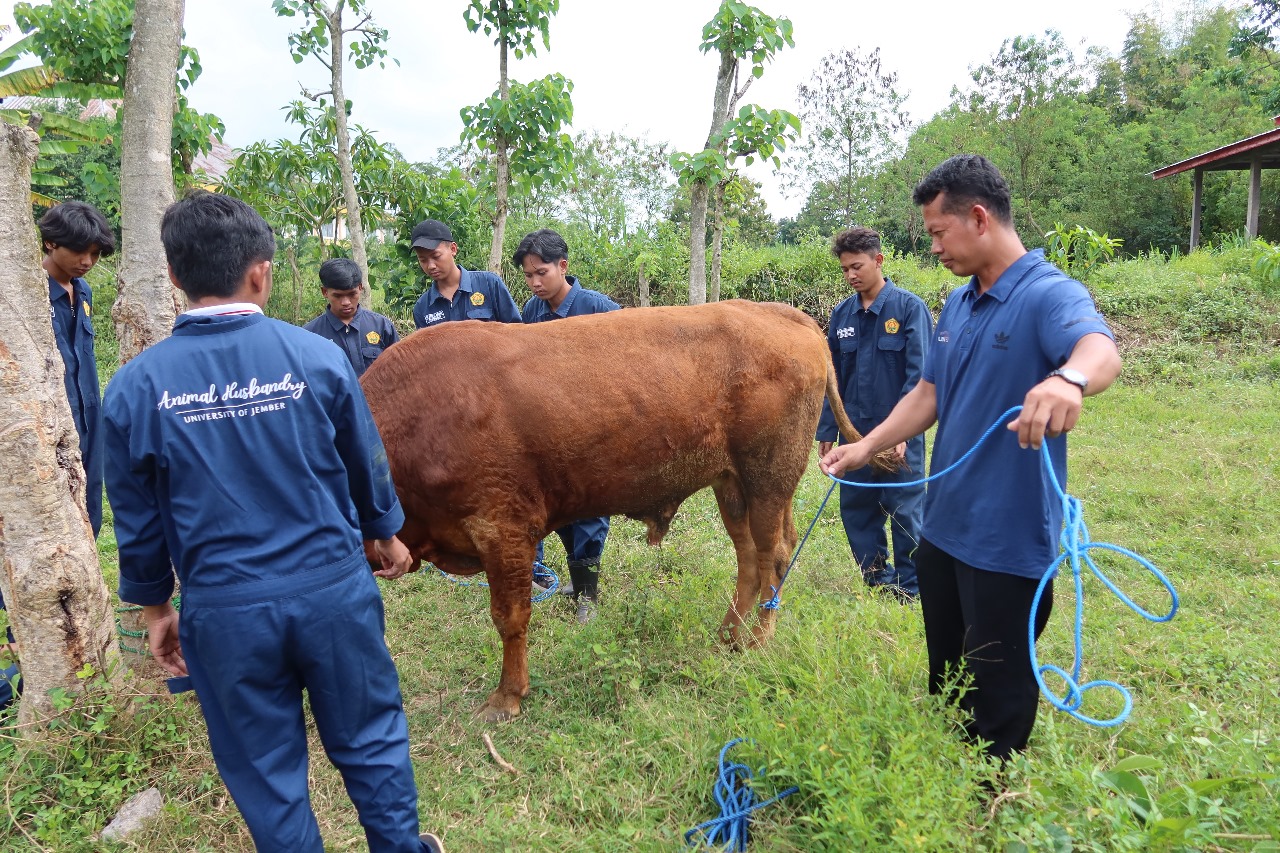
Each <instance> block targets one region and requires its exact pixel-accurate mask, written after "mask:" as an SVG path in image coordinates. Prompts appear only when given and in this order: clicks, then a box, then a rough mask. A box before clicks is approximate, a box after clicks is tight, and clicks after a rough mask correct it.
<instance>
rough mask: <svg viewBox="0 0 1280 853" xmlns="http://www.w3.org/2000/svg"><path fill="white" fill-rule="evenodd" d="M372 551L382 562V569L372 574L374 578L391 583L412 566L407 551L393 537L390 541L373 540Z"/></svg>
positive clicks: (402, 544)
mask: <svg viewBox="0 0 1280 853" xmlns="http://www.w3.org/2000/svg"><path fill="white" fill-rule="evenodd" d="M373 550H374V551H376V552H377V554H378V559H379V560H381V561H382V568H380V569H378V570H377V571H375V572H374V573H373V574H374V575H375V576H376V577H380V578H386V579H387V580H389V581H393V580H395V579H396V578H398V577H400V576H401V575H403V574H404V573H405V572H407V571H409V567H410V566H412V565H413V557H412V556H410V554H409V549H408V548H406V547H405V546H404V543H403V542H401V541H400V540H399V539H398V538H397V537H395V536H392V537H391V538H390V539H375V540H373Z"/></svg>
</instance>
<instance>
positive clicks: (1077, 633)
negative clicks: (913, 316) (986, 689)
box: [828, 406, 1178, 728]
mask: <svg viewBox="0 0 1280 853" xmlns="http://www.w3.org/2000/svg"><path fill="white" fill-rule="evenodd" d="M1020 411H1022V407H1021V406H1014V407H1012V408H1010V409H1009V410H1008V411H1006V412H1005V413H1004V414H1002V415H1001V416H1000V417H998V418H996V420H995V422H994V423H993V424H991V426H990V427H988V428H987V431H986V432H984V433H983V434H982V437H981V438H979V439H978V440H977V441H976V442H975V443H974V445H973V447H971V448H969V450H968V451H966V452H965V454H964V455H963V456H961V457H960V458H959V459H957V460H956V461H955V462H954V463H952V464H951V465H950V466H948V467H947V468H945V469H944V470H942V471H939V472H938V473H936V474H933V475H931V476H929V477H925V478H924V479H923V480H915V481H913V482H910V483H863V482H854V481H851V480H841V479H840V478H838V477H831V479H832V480H835V481H836V482H837V483H841V484H843V485H846V486H864V487H865V486H874V487H878V488H882V489H884V488H897V489H900V488H905V487H907V486H919V485H923V484H924V483H928V482H930V481H933V480H936V479H938V478H939V477H942V476H945V475H947V474H950V473H951V472H952V471H954V470H955V469H956V468H958V467H960V465H961V464H962V463H964V462H965V461H966V460H967V459H968V458H969V457H970V456H972V455H973V454H974V452H975V451H977V449H978V447H980V446H981V445H982V443H983V442H984V441H986V440H987V439H988V438H989V437H990V436H991V435H992V433H994V432H995V431H996V429H997V428H999V427H1000V425H1001V424H1003V423H1004V422H1005V421H1006V420H1008V419H1009V418H1010V417H1012V416H1013V415H1015V414H1017V413H1018V412H1020ZM1040 451H1041V458H1042V459H1043V460H1044V467H1045V469H1046V470H1047V471H1048V472H1049V481H1050V482H1051V483H1053V490H1054V492H1055V493H1056V494H1057V496H1058V499H1059V500H1060V501H1061V502H1062V516H1063V522H1064V523H1063V527H1062V533H1061V534H1060V535H1059V537H1058V543H1059V544H1060V545H1061V546H1062V553H1061V554H1059V555H1058V558H1057V559H1056V560H1054V561H1053V563H1052V564H1050V566H1049V569H1048V571H1046V572H1045V573H1044V576H1043V577H1042V578H1040V585H1039V586H1038V587H1036V594H1035V597H1034V598H1033V599H1032V601H1031V614H1030V616H1029V618H1028V619H1027V646H1028V648H1029V649H1030V656H1031V670H1032V672H1033V673H1034V674H1035V677H1036V684H1038V685H1039V686H1040V693H1041V694H1042V695H1043V696H1044V698H1045V699H1046V700H1048V702H1049V704H1050V705H1052V706H1053V707H1054V708H1057V709H1058V710H1059V711H1064V712H1065V713H1067V714H1069V715H1070V716H1072V717H1075V718H1076V719H1077V720H1079V721H1080V722H1082V723H1088V724H1089V725H1091V726H1098V727H1100V728H1111V727H1113V726H1118V725H1120V724H1121V723H1123V722H1124V721H1125V720H1127V719H1128V718H1129V712H1130V711H1132V710H1133V696H1132V694H1130V693H1129V691H1128V689H1126V688H1125V687H1124V686H1123V685H1121V684H1119V683H1117V682H1115V681H1090V682H1087V683H1085V684H1081V683H1080V672H1081V669H1082V667H1083V661H1084V639H1083V636H1084V580H1083V572H1082V571H1081V569H1080V563H1081V562H1082V561H1083V562H1084V564H1085V565H1086V566H1088V567H1089V571H1091V572H1093V574H1094V575H1096V576H1097V578H1098V579H1099V580H1100V581H1102V583H1103V584H1104V585H1105V586H1106V587H1107V589H1109V590H1111V592H1112V593H1113V594H1114V595H1115V596H1116V598H1118V599H1120V600H1121V601H1122V602H1124V604H1125V605H1127V606H1128V607H1129V609H1130V610H1132V611H1133V612H1134V613H1137V614H1138V615H1139V616H1141V617H1142V618H1144V619H1146V620H1148V621H1150V622H1168V621H1169V620H1171V619H1173V617H1174V615H1175V614H1176V613H1177V612H1178V593H1177V590H1175V589H1174V588H1173V584H1172V583H1170V581H1169V579H1168V578H1167V577H1165V575H1164V573H1163V572H1161V571H1160V570H1159V569H1157V568H1156V567H1155V566H1154V565H1153V564H1152V563H1151V562H1150V561H1149V560H1147V559H1145V558H1144V557H1142V556H1140V555H1138V554H1135V553H1134V552H1133V551H1130V550H1128V549H1127V548H1121V547H1120V546H1119V545H1112V544H1110V543H1107V542H1094V541H1092V540H1091V539H1090V538H1089V529H1088V528H1087V527H1086V526H1085V523H1084V507H1083V505H1082V504H1081V503H1080V499H1079V498H1076V497H1073V496H1071V495H1069V494H1067V493H1066V491H1064V490H1063V488H1062V485H1061V484H1060V483H1059V482H1058V475H1057V474H1056V473H1055V472H1054V470H1053V460H1052V458H1051V457H1050V456H1049V443H1048V442H1047V441H1046V442H1043V443H1042V444H1041V445H1040ZM828 476H830V475H828ZM1094 548H1097V549H1101V550H1104V551H1114V552H1116V553H1117V554H1122V555H1124V556H1126V557H1129V558H1130V559H1132V560H1134V561H1135V562H1137V563H1138V565H1140V566H1142V567H1143V568H1144V569H1146V570H1147V571H1149V572H1150V573H1151V574H1152V575H1154V576H1155V578H1156V580H1158V581H1160V583H1161V584H1162V585H1163V586H1164V588H1165V589H1166V590H1168V592H1169V599H1170V607H1169V612H1168V613H1166V614H1165V615H1163V616H1156V615H1155V614H1153V613H1149V612H1148V611H1146V610H1144V609H1143V608H1142V607H1140V606H1139V605H1138V604H1136V603H1134V601H1133V599H1131V598H1129V596H1127V595H1125V594H1124V593H1123V592H1121V591H1120V588H1119V587H1117V586H1116V585H1115V584H1114V583H1112V581H1111V579H1110V578H1108V577H1107V576H1106V575H1105V574H1103V572H1102V570H1101V569H1099V568H1098V565H1097V564H1096V563H1095V562H1094V561H1093V558H1092V557H1090V556H1089V551H1090V550H1091V549H1094ZM1066 560H1070V564H1071V576H1072V581H1073V584H1074V586H1075V594H1076V614H1075V626H1074V630H1073V632H1072V633H1073V641H1074V651H1075V654H1074V659H1073V660H1072V663H1071V672H1070V673H1068V672H1067V671H1066V670H1064V669H1062V668H1061V667H1058V666H1054V665H1053V664H1041V663H1040V660H1039V657H1038V656H1037V655H1036V613H1037V612H1038V611H1039V609H1040V598H1041V596H1042V595H1043V594H1044V591H1045V588H1046V587H1048V585H1049V582H1050V581H1051V580H1053V578H1054V577H1055V576H1056V575H1057V574H1058V569H1059V567H1061V565H1062V563H1063V562H1064V561H1066ZM1047 672H1049V673H1053V674H1054V675H1056V676H1058V677H1059V678H1061V679H1062V681H1063V683H1064V684H1065V685H1066V693H1065V694H1064V695H1063V696H1062V697H1061V698H1060V697H1058V696H1057V695H1056V694H1054V692H1053V691H1052V690H1050V689H1049V687H1048V685H1046V684H1045V682H1044V674H1045V673H1047ZM1098 687H1107V688H1110V689H1112V690H1115V691H1116V692H1118V693H1119V694H1120V695H1121V696H1122V697H1123V698H1124V708H1123V709H1122V710H1121V711H1120V713H1119V714H1117V715H1116V716H1114V717H1112V718H1110V719H1106V720H1099V719H1095V718H1093V717H1088V716H1085V715H1084V714H1082V713H1080V706H1081V705H1082V704H1084V694H1085V693H1088V692H1089V691H1090V690H1093V689H1094V688H1098Z"/></svg>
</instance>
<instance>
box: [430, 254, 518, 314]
mask: <svg viewBox="0 0 1280 853" xmlns="http://www.w3.org/2000/svg"><path fill="white" fill-rule="evenodd" d="M458 270H459V271H460V272H461V273H462V278H461V279H460V280H459V281H458V289H457V291H456V292H455V293H454V294H453V298H452V299H445V298H444V297H443V296H441V295H440V291H439V290H437V289H436V285H435V282H432V283H431V286H430V287H428V288H427V292H426V293H424V294H422V295H421V296H419V297H418V301H417V302H416V303H414V306H413V325H414V327H415V328H419V329H425V328H427V327H428V326H434V325H436V324H437V323H447V322H449V321H450V320H497V321H498V322H501V323H519V322H520V309H519V308H517V307H516V301H515V300H514V299H512V298H511V291H509V290H507V284H506V282H504V281H503V280H502V279H501V278H499V277H498V276H496V275H494V274H493V273H491V272H482V271H477V270H469V269H467V268H466V267H463V266H461V265H459V267H458Z"/></svg>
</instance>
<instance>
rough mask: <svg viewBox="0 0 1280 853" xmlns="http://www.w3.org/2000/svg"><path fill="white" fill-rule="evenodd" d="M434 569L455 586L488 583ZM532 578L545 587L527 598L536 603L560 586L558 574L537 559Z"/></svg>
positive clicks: (552, 593)
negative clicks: (466, 579) (467, 579)
mask: <svg viewBox="0 0 1280 853" xmlns="http://www.w3.org/2000/svg"><path fill="white" fill-rule="evenodd" d="M436 571H437V572H439V573H440V575H441V577H443V578H444V579H445V580H447V581H449V582H450V583H452V584H454V585H455V586H484V587H487V586H488V585H489V584H487V583H486V582H484V581H464V580H462V579H461V578H458V577H455V576H454V575H451V574H449V573H448V572H446V571H445V570H444V569H442V568H440V567H439V566H437V567H436ZM533 579H534V580H535V581H539V585H540V586H545V587H546V589H544V590H543V591H542V592H540V593H538V594H537V595H534V596H531V597H530V598H529V600H530V601H532V602H533V603H534V604H537V603H538V602H539V601H546V600H547V599H548V598H550V597H551V596H553V595H555V594H556V590H558V589H559V588H560V576H559V575H557V574H556V573H555V572H553V571H552V570H551V567H550V566H547V565H544V564H543V563H540V562H539V561H537V560H534V561H533ZM539 579H543V580H539Z"/></svg>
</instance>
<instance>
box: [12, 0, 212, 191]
mask: <svg viewBox="0 0 1280 853" xmlns="http://www.w3.org/2000/svg"><path fill="white" fill-rule="evenodd" d="M13 16H14V20H15V21H17V23H18V26H19V27H20V28H21V29H22V31H23V32H24V33H28V34H29V38H30V42H29V43H28V46H27V50H29V51H30V52H31V53H34V54H35V55H36V56H38V57H39V58H40V60H41V61H42V62H43V63H44V66H45V68H47V69H48V70H49V72H50V74H51V76H50V78H49V79H51V80H56V81H57V82H55V83H54V84H53V85H52V86H49V87H46V88H43V89H41V90H39V91H35V92H28V93H27V94H39V95H42V96H46V97H51V98H75V99H78V100H85V99H88V98H117V99H118V98H120V97H121V92H122V89H123V87H124V80H125V71H126V68H127V60H128V57H129V44H130V42H131V40H132V39H133V0H51V2H50V3H48V4H46V5H40V6H33V5H31V4H30V3H17V4H15V5H14V7H13ZM24 41H25V40H24ZM201 70H202V69H201V66H200V54H199V53H198V52H197V51H196V50H195V48H192V47H188V46H186V45H183V46H182V47H181V48H180V51H179V54H178V73H177V88H178V92H177V108H176V112H175V113H174V117H173V158H174V168H175V171H176V172H179V173H183V174H189V173H190V171H191V162H192V160H193V159H194V158H195V157H196V156H197V155H198V154H207V153H208V152H209V151H210V150H211V149H212V147H213V141H214V140H220V139H221V138H222V134H223V133H224V132H225V130H226V128H225V127H224V125H223V123H222V120H221V119H220V118H218V117H217V116H215V115H213V114H212V113H199V112H196V111H195V110H193V109H192V108H191V107H190V105H189V104H188V103H187V97H186V95H185V92H186V90H187V89H188V88H190V87H191V85H192V84H193V83H195V81H196V79H197V78H199V76H200V72H201ZM122 119H123V116H122V115H121V114H120V112H119V111H117V114H116V126H115V128H113V132H112V136H114V137H117V138H118V136H119V126H120V122H121V120H122ZM97 177H99V178H101V174H98V175H97Z"/></svg>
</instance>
